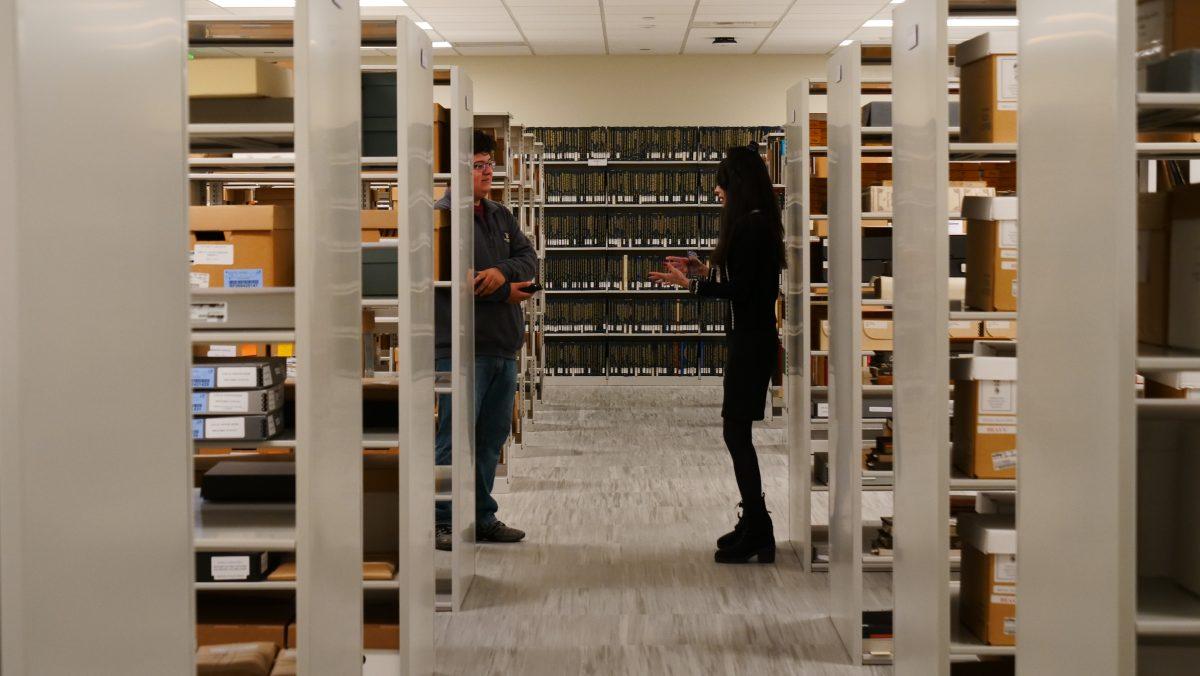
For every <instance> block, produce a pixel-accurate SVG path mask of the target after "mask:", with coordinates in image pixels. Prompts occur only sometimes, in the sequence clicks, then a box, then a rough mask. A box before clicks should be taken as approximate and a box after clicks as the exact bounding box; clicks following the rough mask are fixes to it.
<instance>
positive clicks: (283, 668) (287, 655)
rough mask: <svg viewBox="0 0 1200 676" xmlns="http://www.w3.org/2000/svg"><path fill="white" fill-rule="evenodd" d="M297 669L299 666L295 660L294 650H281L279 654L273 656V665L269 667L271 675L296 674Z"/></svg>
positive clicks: (284, 675)
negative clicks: (271, 667)
mask: <svg viewBox="0 0 1200 676" xmlns="http://www.w3.org/2000/svg"><path fill="white" fill-rule="evenodd" d="M299 669H300V666H299V664H298V663H297V662H296V651H295V650H281V651H280V652H279V656H278V657H276V658H275V667H274V668H273V669H271V676H296V674H298V673H299Z"/></svg>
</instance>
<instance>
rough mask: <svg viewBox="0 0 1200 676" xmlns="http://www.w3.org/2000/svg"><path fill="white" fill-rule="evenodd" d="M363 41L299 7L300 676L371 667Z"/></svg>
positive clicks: (331, 13)
mask: <svg viewBox="0 0 1200 676" xmlns="http://www.w3.org/2000/svg"><path fill="white" fill-rule="evenodd" d="M361 33H362V25H361V22H360V20H359V13H358V6H357V3H354V4H350V3H347V4H345V5H344V6H339V5H337V4H336V3H320V2H307V3H305V2H302V3H299V4H298V5H297V7H296V18H295V55H296V68H295V80H296V93H295V108H296V115H295V118H296V126H295V134H296V223H295V239H296V246H295V257H296V264H295V276H296V353H297V356H298V358H297V374H296V382H297V387H296V531H297V532H296V540H297V542H296V568H297V571H298V573H299V576H298V578H299V579H298V586H297V590H296V615H297V621H296V626H297V633H298V641H297V643H298V646H299V651H300V653H299V664H300V670H301V672H302V673H307V674H343V673H351V672H353V671H354V670H358V669H361V668H362V666H361V664H362V621H363V594H362V562H363V525H362V524H363V498H362V495H363V460H362V447H363V430H362V347H361V345H362V340H361V334H362V287H361V278H362V243H361V241H362V235H361V228H360V223H359V207H360V190H361V170H362V164H361V156H362V149H361V147H362V146H361V144H362V133H361V125H362V111H361V108H362V107H361V101H360V96H361V92H360V84H359V82H360V79H361V76H360V73H361V49H360V44H361V39H362V38H361Z"/></svg>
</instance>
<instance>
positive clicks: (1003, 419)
mask: <svg viewBox="0 0 1200 676" xmlns="http://www.w3.org/2000/svg"><path fill="white" fill-rule="evenodd" d="M975 422H976V423H978V424H980V425H1016V424H1017V419H1016V418H1014V417H1013V416H1011V415H981V416H979V417H978V418H976V420H975Z"/></svg>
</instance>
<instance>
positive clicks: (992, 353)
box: [950, 341, 1017, 479]
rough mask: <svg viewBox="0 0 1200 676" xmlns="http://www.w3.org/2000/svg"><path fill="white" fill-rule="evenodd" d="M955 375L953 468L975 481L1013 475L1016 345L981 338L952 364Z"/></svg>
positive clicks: (1013, 476)
mask: <svg viewBox="0 0 1200 676" xmlns="http://www.w3.org/2000/svg"><path fill="white" fill-rule="evenodd" d="M950 377H951V378H953V379H954V420H953V424H952V425H951V440H952V442H953V443H952V452H951V455H952V456H953V461H954V466H955V467H957V468H958V469H959V471H961V472H963V473H964V474H966V475H967V476H969V477H972V478H976V479H1015V478H1016V476H1017V358H1016V345H1015V344H1014V343H1005V342H988V341H979V342H976V343H975V346H974V354H972V355H970V356H966V357H958V358H956V359H953V360H951V362H950Z"/></svg>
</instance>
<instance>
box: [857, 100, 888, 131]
mask: <svg viewBox="0 0 1200 676" xmlns="http://www.w3.org/2000/svg"><path fill="white" fill-rule="evenodd" d="M862 126H864V127H890V126H892V102H891V101H871V102H869V103H864V104H863V107H862Z"/></svg>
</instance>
